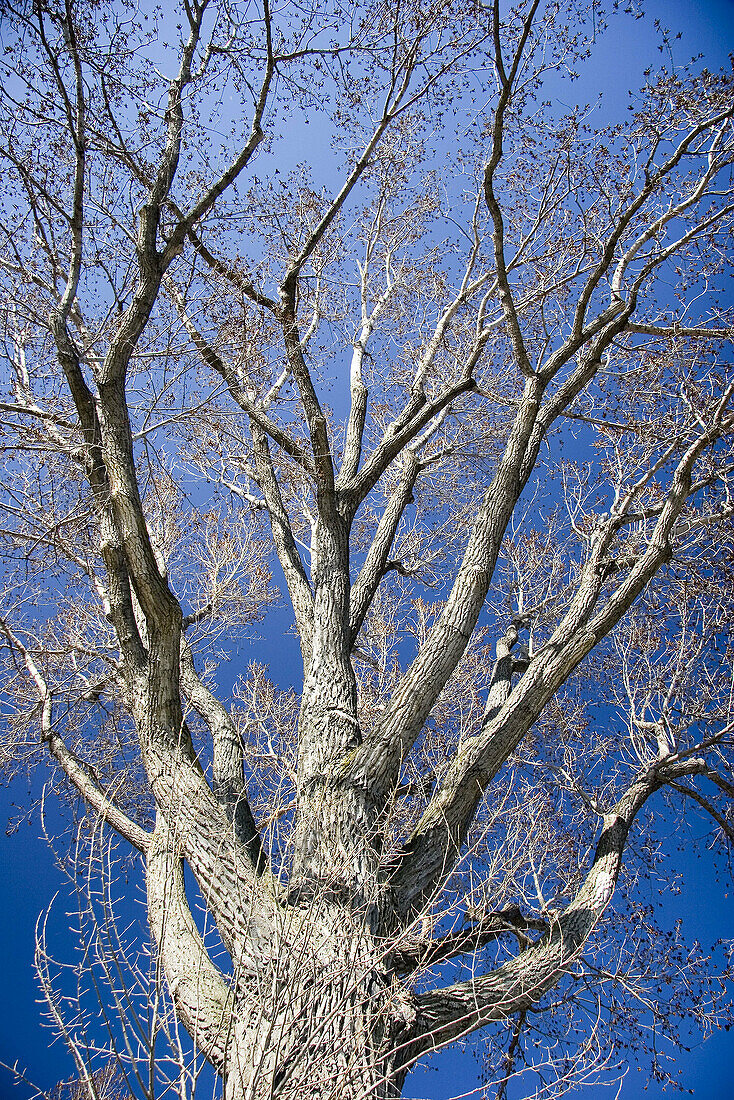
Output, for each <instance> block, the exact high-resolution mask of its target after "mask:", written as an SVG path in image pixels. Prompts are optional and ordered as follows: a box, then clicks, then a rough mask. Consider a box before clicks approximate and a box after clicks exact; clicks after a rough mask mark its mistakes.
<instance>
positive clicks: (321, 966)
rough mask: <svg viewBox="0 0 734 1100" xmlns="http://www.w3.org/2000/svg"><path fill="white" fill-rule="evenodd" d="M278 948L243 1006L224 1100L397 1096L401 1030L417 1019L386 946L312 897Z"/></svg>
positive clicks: (358, 922)
mask: <svg viewBox="0 0 734 1100" xmlns="http://www.w3.org/2000/svg"><path fill="white" fill-rule="evenodd" d="M279 934H280V936H281V937H282V943H281V945H280V946H281V950H280V954H279V957H278V958H277V961H276V962H275V964H274V966H273V968H272V971H271V972H270V973H269V974H268V975H267V977H264V979H263V981H262V982H261V984H260V989H259V991H258V993H257V995H256V996H255V997H254V998H253V997H252V996H250V998H248V999H246V1000H245V1001H244V1002H243V1003H242V1004H241V1005H240V1006H239V1007H238V1009H237V1013H238V1015H237V1019H236V1022H235V1024H234V1028H233V1035H232V1039H231V1041H230V1045H229V1049H228V1055H227V1060H226V1067H225V1075H226V1087H225V1100H266V1098H268V1100H271V1098H275V1097H277V1098H278V1100H358V1098H359V1100H362V1098H364V1100H391V1098H395V1097H399V1096H400V1094H401V1091H402V1084H403V1081H404V1078H405V1075H406V1072H407V1066H404V1065H403V1063H404V1062H405V1060H406V1059H405V1050H406V1048H405V1047H404V1046H403V1044H402V1043H401V1034H403V1033H404V1034H406V1035H407V1033H408V1032H407V1030H406V1029H407V1028H408V1027H409V1025H410V1022H411V1020H412V1018H413V1016H414V1013H412V1012H411V1011H410V1008H409V1006H408V1004H407V1002H405V1001H404V1000H401V998H400V997H399V995H398V994H397V992H396V990H395V989H394V988H393V985H392V981H391V978H392V976H391V974H390V971H389V969H388V968H387V966H386V960H385V958H384V948H383V947H382V946H381V944H380V941H379V939H378V938H377V937H374V936H373V935H371V934H370V933H369V932H368V931H366V930H365V928H364V922H363V920H362V919H361V918H359V917H353V916H351V915H350V914H349V913H348V912H346V911H345V910H344V909H343V908H342V907H341V906H339V905H337V904H333V903H330V902H326V903H324V902H323V900H320V899H319V900H313V901H312V903H311V904H309V905H308V906H304V907H302V908H296V909H291V910H290V911H289V912H288V913H287V914H285V915H284V920H283V924H282V926H281V928H280V929H279Z"/></svg>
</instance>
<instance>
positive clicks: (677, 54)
mask: <svg viewBox="0 0 734 1100" xmlns="http://www.w3.org/2000/svg"><path fill="white" fill-rule="evenodd" d="M645 6H646V9H647V11H648V19H647V20H646V21H645V22H644V23H642V22H634V23H630V22H629V21H621V20H618V21H616V22H615V23H614V25H613V27H612V30H611V32H610V33H609V35H608V36H607V37H606V38H605V39H603V40H602V41H601V42H600V44H599V46H598V49H597V53H596V55H595V60H594V63H593V66H592V67H590V68H589V70H588V72H587V74H586V75H585V76H584V78H583V80H582V81H581V82H579V83H578V84H576V85H574V86H573V92H574V94H575V95H576V96H577V97H578V98H579V99H581V100H587V101H593V100H594V99H595V97H596V96H597V94H598V93H600V92H602V93H603V97H604V98H603V106H602V107H601V108H600V110H599V116H598V117H599V118H600V119H603V118H604V117H609V118H613V117H618V116H619V115H620V114H621V113H622V112H623V110H624V107H625V106H626V103H627V92H628V89H631V88H635V87H636V86H637V85H638V84H639V82H640V74H641V72H642V70H643V69H644V68H646V67H647V65H648V64H649V63H650V61H651V59H652V60H653V62H654V60H655V57H656V56H657V55H656V52H655V51H656V46H655V41H654V35H653V27H652V23H653V19H655V18H659V19H660V20H661V21H662V22H663V23H665V24H666V25H667V26H669V27H670V28H671V29H673V30H674V31H677V30H680V31H682V32H683V37H682V39H681V40H678V41H675V42H674V43H673V51H674V60H675V62H676V63H682V62H685V61H687V60H688V59H689V58H690V57H691V56H692V55H693V54H698V53H701V54H703V56H704V60H705V62H706V64H707V65H708V66H709V67H710V68H717V67H719V66H720V65H725V64H726V58H727V55H728V53H729V52H730V51H732V50H734V0H666V2H662V0H654V2H649V3H647V4H646V5H645ZM565 95H566V91H565V90H564V91H562V92H559V99H562V97H563V96H565ZM314 131H315V128H313V129H312V131H311V132H308V131H305V132H304V131H303V130H301V131H300V132H294V134H293V136H292V152H293V156H294V160H300V159H303V160H309V159H311V158H312V157H313V156H314V149H315V147H317V146H318V140H319V135H318V133H316V132H314ZM324 155H327V150H326V148H325V149H324ZM277 623H278V619H277V618H274V619H273V620H271V624H270V625H271V634H270V635H269V636H266V637H265V638H264V644H263V647H262V649H261V650H260V653H259V657H260V659H262V660H267V659H268V656H269V655H270V656H271V657H272V658H273V659H275V658H276V656H277V657H281V658H282V640H281V636H280V630H279V629H278V627H277V625H276V624H277ZM249 656H250V655H248V656H247V659H249ZM284 678H285V679H287V673H286V671H285V670H284ZM39 786H40V781H39ZM38 789H39V787H36V786H35V784H34V788H33V791H32V792H30V794H29V791H28V787H27V784H26V782H25V781H22V780H19V781H15V782H14V783H13V784H12V786H11V787H9V788H6V789H2V790H0V817H1V818H2V821H3V822H7V821H8V820H9V819H14V818H15V817H16V816H17V815H18V811H17V809H16V808H15V807H17V806H23V805H24V804H26V803H27V801H28V798H29V797H30V795H33V794H34V795H37V794H38ZM704 833H705V829H704V825H703V823H701V826H700V829H699V830H698V834H697V833H696V826H695V823H694V827H693V829H692V839H693V843H692V845H691V847H690V849H689V850H688V852H687V853H686V854H685V855H681V856H679V857H678V860H679V862H678V864H677V867H676V870H677V871H678V872H679V873H680V874H681V876H682V877H683V880H684V882H685V888H684V890H683V893H682V894H681V895H680V896H679V897H678V898H677V901H676V904H677V906H678V912H679V914H680V916H681V917H682V918H683V921H684V928H685V929H686V931H687V932H688V934H689V935H690V936H691V937H698V938H700V939H701V940H702V942H704V943H706V942H709V941H712V940H714V939H716V938H717V937H718V936H726V935H731V934H732V929H733V928H734V888H732V887H731V885H730V884H729V885H727V883H726V881H725V876H724V878H722V880H721V881H717V880H716V877H715V873H714V864H713V861H712V859H711V856H710V853H709V852H708V850H707V849H706V846H705V845H706V842H705V836H704ZM0 869H1V873H0V913H2V914H3V921H2V924H3V930H2V942H3V948H4V951H3V965H2V968H1V971H0V972H1V973H2V996H0V1061H3V1062H6V1063H10V1064H12V1063H14V1062H16V1061H17V1062H18V1063H19V1064H20V1066H22V1067H23V1068H25V1069H27V1071H28V1074H29V1076H30V1078H31V1079H33V1080H34V1081H35V1082H37V1083H38V1084H39V1085H41V1086H42V1087H44V1088H50V1087H52V1086H53V1085H54V1084H55V1082H57V1081H58V1080H59V1079H60V1078H62V1077H68V1076H69V1075H70V1073H71V1072H72V1066H71V1064H70V1061H69V1058H68V1055H67V1053H66V1051H65V1050H64V1049H62V1048H61V1047H60V1046H59V1045H56V1046H54V1047H52V1048H51V1049H49V1048H48V1040H49V1032H48V1031H46V1030H44V1029H42V1028H41V1026H40V1023H39V1007H40V1006H39V1004H38V1002H37V998H38V991H37V988H36V986H35V982H34V978H33V974H32V968H31V962H32V958H33V945H34V929H35V923H36V919H37V917H38V915H39V913H40V912H41V911H42V910H43V909H44V908H45V907H46V906H47V905H48V904H49V902H50V900H51V898H52V896H53V895H54V893H55V892H56V890H58V889H59V887H60V886H61V884H62V883H61V878H60V876H59V873H58V871H57V870H56V869H55V867H54V864H53V858H52V855H51V853H50V851H49V849H48V847H47V845H46V842H45V840H44V839H43V838H42V836H41V829H40V824H39V821H38V819H37V817H34V818H33V819H32V820H31V821H30V822H29V823H28V822H25V823H23V824H22V825H20V827H19V828H18V830H17V831H16V832H15V833H14V835H11V836H6V835H5V832H4V830H3V831H2V834H0ZM62 913H63V905H61V906H60V907H59V909H58V912H57V919H58V918H60V917H61V914H62ZM61 942H62V943H63V941H61ZM732 1066H734V1031H732V1032H730V1033H725V1032H721V1033H719V1034H717V1035H715V1036H714V1037H712V1039H711V1040H710V1041H709V1042H708V1043H707V1044H706V1045H705V1046H703V1047H702V1046H700V1045H697V1046H694V1047H693V1049H692V1050H691V1052H690V1054H688V1055H685V1056H684V1057H681V1058H680V1059H679V1061H678V1068H679V1069H680V1070H681V1071H682V1073H681V1077H682V1081H683V1083H684V1085H685V1087H686V1088H687V1089H693V1091H694V1095H695V1096H696V1097H697V1100H725V1098H726V1097H727V1096H728V1095H732V1094H733V1093H734V1088H733V1087H732V1085H731V1080H732V1070H731V1067H732ZM478 1068H479V1067H478V1063H477V1061H476V1060H475V1059H474V1058H473V1057H472V1056H471V1054H465V1053H462V1052H451V1053H447V1054H444V1055H442V1056H440V1057H437V1058H436V1059H434V1061H433V1063H432V1065H431V1067H430V1069H429V1070H427V1071H418V1072H416V1073H415V1074H414V1075H413V1077H412V1078H411V1082H410V1085H409V1087H408V1089H407V1090H406V1095H408V1096H411V1097H425V1098H429V1100H448V1098H449V1097H452V1096H456V1095H460V1094H462V1093H466V1092H469V1091H471V1090H472V1089H474V1088H476V1086H477V1083H478ZM643 1077H644V1075H643V1074H638V1073H637V1072H636V1069H635V1068H634V1067H633V1068H632V1069H631V1070H630V1072H629V1074H628V1076H627V1078H626V1080H625V1083H624V1085H623V1089H622V1093H621V1096H622V1100H637V1098H638V1097H639V1098H642V1097H643V1096H645V1097H657V1096H659V1095H661V1094H660V1091H659V1090H658V1089H656V1087H655V1086H654V1085H650V1086H649V1088H648V1089H647V1090H646V1091H643V1089H644V1085H645V1084H646V1083H647V1082H646V1081H644V1080H643V1079H642V1078H643ZM11 1081H12V1078H11V1075H9V1074H8V1073H7V1072H5V1071H1V1070H0V1100H5V1098H6V1097H7V1098H11V1097H16V1098H17V1100H24V1098H25V1097H26V1096H27V1095H28V1092H27V1090H26V1089H24V1088H22V1087H17V1086H14V1085H13V1084H12V1083H11ZM525 1095H526V1092H525V1091H522V1090H521V1091H519V1092H515V1093H513V1094H512V1100H521V1098H522V1097H523V1096H525ZM586 1095H587V1096H589V1097H591V1098H593V1100H597V1098H598V1097H601V1096H605V1097H610V1098H611V1097H612V1096H614V1091H613V1090H612V1091H610V1090H599V1089H589V1090H587V1092H586Z"/></svg>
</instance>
